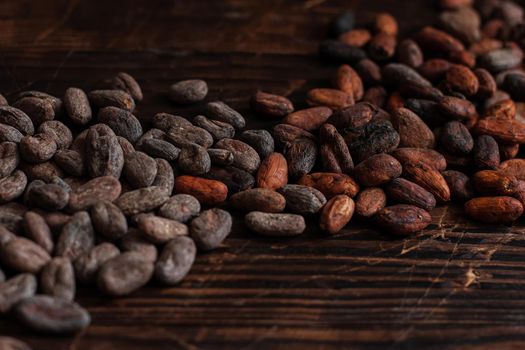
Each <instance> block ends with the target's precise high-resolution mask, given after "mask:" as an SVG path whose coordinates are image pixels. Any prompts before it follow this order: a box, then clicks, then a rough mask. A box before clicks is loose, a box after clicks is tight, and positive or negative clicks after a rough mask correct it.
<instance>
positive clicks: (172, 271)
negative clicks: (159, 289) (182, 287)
mask: <svg viewBox="0 0 525 350" xmlns="http://www.w3.org/2000/svg"><path fill="white" fill-rule="evenodd" d="M196 254H197V247H196V246H195V243H194V242H193V240H192V239H191V238H189V237H175V238H174V239H173V240H171V241H170V242H168V244H166V245H165V246H164V249H163V250H162V252H161V254H160V256H159V260H157V262H156V263H155V278H156V279H157V280H158V281H160V282H161V283H163V284H166V285H175V284H177V283H179V282H180V281H182V280H183V279H184V277H186V275H187V274H188V272H189V271H190V269H191V267H192V265H193V262H194V261H195V255H196Z"/></svg>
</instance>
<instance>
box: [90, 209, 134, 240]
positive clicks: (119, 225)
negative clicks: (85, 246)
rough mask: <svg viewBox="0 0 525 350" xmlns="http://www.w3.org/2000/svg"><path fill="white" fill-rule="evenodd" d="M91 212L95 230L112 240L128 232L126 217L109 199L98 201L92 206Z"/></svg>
mask: <svg viewBox="0 0 525 350" xmlns="http://www.w3.org/2000/svg"><path fill="white" fill-rule="evenodd" d="M90 214H91V220H92V222H93V227H94V229H95V231H96V232H97V233H98V234H100V235H102V236H104V237H106V238H108V239H110V240H117V239H119V238H122V237H123V236H124V235H125V234H126V233H127V232H128V223H127V221H126V217H125V216H124V214H123V213H122V211H120V209H119V208H118V207H117V206H116V205H115V204H113V203H111V202H109V201H104V200H101V201H98V202H97V203H96V204H95V205H93V206H92V207H91V211H90Z"/></svg>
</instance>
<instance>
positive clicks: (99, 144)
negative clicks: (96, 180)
mask: <svg viewBox="0 0 525 350" xmlns="http://www.w3.org/2000/svg"><path fill="white" fill-rule="evenodd" d="M86 156H87V158H86V161H87V164H86V167H87V171H88V174H89V175H90V176H91V177H99V176H108V175H109V176H114V177H115V178H117V179H118V178H119V177H120V174H121V173H122V168H123V167H124V153H123V151H122V147H120V144H119V142H118V139H117V137H116V136H115V135H105V136H101V135H100V134H99V132H97V131H96V130H94V129H90V131H89V132H88V135H87V139H86Z"/></svg>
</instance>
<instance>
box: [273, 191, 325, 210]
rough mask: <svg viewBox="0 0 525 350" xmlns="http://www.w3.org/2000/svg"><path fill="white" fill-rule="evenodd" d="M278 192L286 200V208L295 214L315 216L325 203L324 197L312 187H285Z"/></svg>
mask: <svg viewBox="0 0 525 350" xmlns="http://www.w3.org/2000/svg"><path fill="white" fill-rule="evenodd" d="M279 192H280V193H281V194H282V195H283V196H284V198H286V207H287V208H288V209H289V210H290V211H291V212H293V213H296V214H302V215H307V214H315V213H317V212H319V210H321V208H322V207H323V205H325V203H326V197H325V196H324V195H323V194H322V193H321V192H320V191H319V190H317V189H315V188H312V187H307V186H303V185H285V186H283V187H282V188H281V189H279Z"/></svg>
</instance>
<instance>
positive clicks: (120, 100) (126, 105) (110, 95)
mask: <svg viewBox="0 0 525 350" xmlns="http://www.w3.org/2000/svg"><path fill="white" fill-rule="evenodd" d="M88 97H89V101H90V102H91V103H92V104H93V105H94V106H96V107H98V108H104V107H117V108H121V109H124V110H126V111H129V112H133V110H134V109H135V101H133V98H132V97H131V96H130V95H129V94H128V93H127V92H124V91H122V90H95V91H91V92H90V93H89V94H88Z"/></svg>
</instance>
